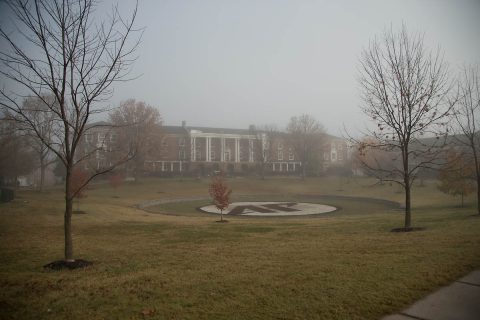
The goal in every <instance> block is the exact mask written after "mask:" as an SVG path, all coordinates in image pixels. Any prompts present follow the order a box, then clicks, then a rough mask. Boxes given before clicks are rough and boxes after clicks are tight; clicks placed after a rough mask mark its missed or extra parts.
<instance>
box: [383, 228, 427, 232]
mask: <svg viewBox="0 0 480 320" xmlns="http://www.w3.org/2000/svg"><path fill="white" fill-rule="evenodd" d="M423 230H425V228H422V227H410V228H394V229H392V230H390V232H413V231H423Z"/></svg>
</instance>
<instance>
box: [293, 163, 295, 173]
mask: <svg viewBox="0 0 480 320" xmlns="http://www.w3.org/2000/svg"><path fill="white" fill-rule="evenodd" d="M293 172H295V162H294V163H293Z"/></svg>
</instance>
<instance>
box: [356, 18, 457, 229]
mask: <svg viewBox="0 0 480 320" xmlns="http://www.w3.org/2000/svg"><path fill="white" fill-rule="evenodd" d="M359 84H360V88H361V92H362V99H363V108H362V110H363V112H364V113H365V114H366V115H367V116H368V117H369V118H370V119H371V120H372V121H374V122H375V123H376V129H373V130H369V132H368V136H370V137H371V138H372V139H370V140H366V141H367V142H365V141H361V142H360V143H359V149H360V151H361V152H364V151H368V150H375V149H379V150H383V151H386V152H388V153H389V154H391V155H392V157H393V158H392V164H393V166H394V168H391V167H389V168H382V166H381V162H374V163H376V164H380V166H378V167H375V168H371V169H374V170H376V171H378V172H382V179H383V180H387V181H393V182H396V183H398V184H400V185H401V186H402V187H403V189H404V191H405V230H407V229H408V228H410V227H411V187H412V184H413V182H414V180H415V177H416V174H417V172H418V170H419V169H420V168H426V167H431V166H432V165H434V164H435V161H436V159H439V157H438V153H439V152H441V148H440V145H441V144H442V143H443V139H440V137H441V135H442V134H444V129H445V125H446V121H447V120H446V118H445V117H447V116H448V115H449V114H450V113H451V109H452V105H451V104H449V103H448V101H447V94H448V92H449V90H450V88H451V83H450V81H449V78H448V67H447V65H446V63H445V62H444V60H443V57H442V55H441V53H440V50H439V49H437V50H436V51H434V52H430V51H427V50H426V48H425V46H424V39H423V36H422V35H419V34H413V35H412V34H409V33H408V32H407V29H406V27H405V26H403V27H402V29H401V30H400V31H399V32H398V33H394V32H393V31H392V30H390V31H386V32H385V33H384V34H383V37H382V38H381V39H377V38H375V39H374V40H373V41H371V42H370V45H369V46H368V48H366V49H364V50H363V52H362V56H361V59H360V77H359ZM427 136H428V137H430V139H427V140H423V139H421V138H422V137H427ZM432 137H433V138H432ZM368 141H371V142H368Z"/></svg>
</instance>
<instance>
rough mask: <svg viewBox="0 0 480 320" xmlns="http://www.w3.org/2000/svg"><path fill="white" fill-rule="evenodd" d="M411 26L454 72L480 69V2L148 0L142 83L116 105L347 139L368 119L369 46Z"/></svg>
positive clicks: (199, 121) (207, 122) (119, 91)
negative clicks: (298, 122)
mask: <svg viewBox="0 0 480 320" xmlns="http://www.w3.org/2000/svg"><path fill="white" fill-rule="evenodd" d="M120 6H121V9H122V12H124V13H125V14H126V13H128V12H129V10H131V2H128V3H127V1H122V2H120ZM402 22H403V23H405V24H406V26H407V28H408V29H409V30H411V31H414V32H416V31H420V32H423V33H425V37H426V39H427V42H428V43H429V44H430V45H432V46H436V45H440V46H441V47H442V49H443V50H444V52H445V58H446V60H447V61H448V62H449V63H450V67H451V70H452V71H453V72H457V71H458V69H459V68H460V67H461V66H462V65H463V64H464V63H467V64H473V63H476V64H480V1H479V0H471V1H439V0H435V1H385V0H381V1H298V0H297V1H294V0H291V1H281V0H272V1H263V0H252V1H247V0H241V1H238V0H237V1H227V0H219V1H207V0H196V1H179V0H172V1H158V0H140V1H139V14H138V20H137V26H140V27H145V32H144V36H143V40H142V43H141V46H140V48H139V51H138V54H139V59H138V61H137V62H136V64H135V67H134V69H133V74H134V75H140V78H138V79H137V80H135V81H132V82H129V83H126V84H122V85H117V86H116V89H115V93H114V96H113V99H112V101H111V103H112V105H118V103H119V102H120V101H122V100H124V99H128V98H135V99H137V100H144V101H145V102H147V103H148V104H150V105H153V106H155V107H157V108H158V109H159V111H160V113H161V114H162V117H163V119H164V123H165V124H167V125H179V124H180V123H181V121H182V120H186V121H187V124H189V125H196V126H212V127H233V128H247V127H248V125H249V124H257V125H261V124H270V123H275V124H277V125H278V126H279V127H280V128H282V127H285V125H286V124H287V122H288V120H289V118H290V117H291V116H294V115H300V114H302V113H308V114H311V115H313V116H314V117H315V118H317V119H318V120H319V121H320V122H321V123H322V124H323V125H324V126H325V127H326V129H327V131H328V132H329V133H331V134H337V135H340V134H341V132H342V127H343V126H344V125H345V126H346V127H348V128H350V129H351V130H355V129H361V128H363V127H364V125H363V124H364V123H365V122H366V119H365V118H364V117H363V116H362V114H361V112H360V111H359V103H360V100H359V92H358V85H357V83H356V75H357V66H358V57H359V56H360V53H361V50H362V48H363V47H365V46H367V45H368V42H369V40H370V39H372V38H373V37H374V36H375V35H379V34H381V33H382V32H383V30H384V29H385V28H390V26H392V27H393V28H394V29H398V28H399V27H401V24H402Z"/></svg>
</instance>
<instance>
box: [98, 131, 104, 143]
mask: <svg viewBox="0 0 480 320" xmlns="http://www.w3.org/2000/svg"><path fill="white" fill-rule="evenodd" d="M104 141H105V133H99V134H98V142H101V143H103V142H104Z"/></svg>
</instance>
